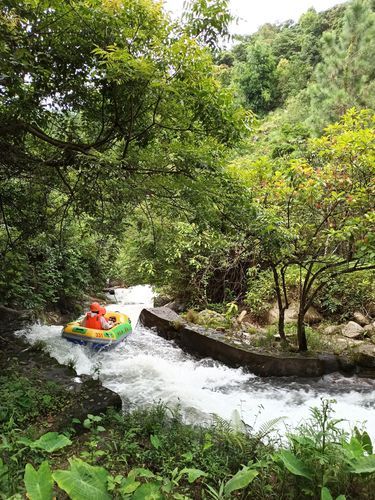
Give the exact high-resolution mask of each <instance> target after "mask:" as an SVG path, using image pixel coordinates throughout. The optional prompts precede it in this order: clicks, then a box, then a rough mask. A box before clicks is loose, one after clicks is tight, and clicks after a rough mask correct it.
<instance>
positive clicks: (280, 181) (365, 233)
mask: <svg viewBox="0 0 375 500" xmlns="http://www.w3.org/2000/svg"><path fill="white" fill-rule="evenodd" d="M374 125H375V114H374V113H373V112H372V111H369V110H367V111H366V110H364V111H356V110H354V109H353V110H350V111H348V113H347V114H346V115H345V116H344V117H343V118H342V120H341V121H340V122H339V123H337V124H334V125H331V126H329V127H328V128H327V129H326V131H325V135H324V136H322V137H321V138H320V139H315V140H312V141H310V143H309V147H308V151H307V154H306V157H301V158H299V159H294V160H291V161H289V162H286V163H285V160H277V161H273V162H272V161H270V160H268V159H263V160H262V167H263V168H262V169H259V163H258V165H252V166H248V168H247V169H245V171H244V172H242V173H241V172H239V175H241V177H242V179H243V181H244V182H245V183H246V184H247V186H248V187H249V190H250V195H252V197H253V200H254V202H255V203H256V205H257V207H258V208H257V216H256V217H255V218H253V220H248V221H247V225H248V226H247V227H248V229H247V230H248V232H249V234H251V239H250V242H249V244H250V245H251V246H252V247H253V248H254V252H256V255H257V258H258V259H259V262H263V264H264V265H266V266H268V267H269V268H270V269H271V270H272V272H273V276H274V282H275V291H276V295H277V299H278V306H279V311H280V315H279V317H280V319H279V329H280V335H281V336H283V317H284V311H285V309H286V308H287V307H288V303H289V300H288V289H287V286H286V282H285V275H286V271H287V269H288V268H289V267H291V266H298V268H299V270H300V279H299V314H298V323H297V335H298V345H299V349H300V350H301V351H304V350H306V349H307V340H306V334H305V323H304V318H305V315H306V312H307V310H308V309H309V307H310V306H311V305H312V304H313V301H314V299H315V298H316V297H317V295H318V294H319V293H320V292H321V290H323V289H324V287H325V286H327V284H328V283H329V282H330V281H332V280H334V279H335V278H336V277H338V276H340V275H343V274H348V273H354V272H359V271H362V270H370V269H375V231H374V228H375V218H374V199H375V198H374V194H375V193H374V185H375V184H374V173H375V172H374V164H373V158H374V154H375V141H374V134H373V130H374ZM242 166H244V163H242Z"/></svg>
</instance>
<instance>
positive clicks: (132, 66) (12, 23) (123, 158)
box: [0, 0, 247, 300]
mask: <svg viewBox="0 0 375 500" xmlns="http://www.w3.org/2000/svg"><path fill="white" fill-rule="evenodd" d="M220 5H221V7H223V8H224V7H225V2H222V3H221V4H220ZM211 7H212V6H210V5H208V6H206V11H205V12H206V14H207V15H208V14H209V13H210V8H211ZM212 8H213V7H212ZM214 11H215V12H216V15H217V16H219V11H218V10H217V6H215V9H214ZM220 12H221V11H220ZM221 13H222V18H221V21H220V22H221V24H220V23H219V21H217V23H216V27H215V29H214V31H215V30H216V31H215V33H216V35H217V33H218V32H217V30H218V31H219V32H220V34H221V33H223V32H224V31H225V25H226V21H225V19H227V17H226V16H227V12H226V11H225V10H223V11H222V12H221ZM197 16H198V14H197V13H196V12H195V11H193V13H192V15H191V16H190V18H189V20H188V21H187V22H185V24H178V23H176V22H172V20H171V19H170V18H169V17H168V16H167V15H166V14H165V13H164V11H163V8H162V4H161V3H160V2H154V1H152V0H134V1H128V0H124V1H117V0H114V1H107V0H74V1H67V2H61V1H59V0H51V1H49V2H47V3H46V2H44V1H42V0H24V1H21V2H16V3H15V2H13V1H12V0H5V1H4V2H2V7H1V13H0V33H1V43H0V75H1V76H0V155H1V160H0V162H1V163H0V200H1V205H0V223H1V226H0V241H1V244H2V245H1V248H0V252H1V256H2V257H4V256H5V255H6V254H11V257H14V256H15V255H16V254H17V251H19V252H20V255H22V258H25V259H26V261H28V260H29V256H28V254H27V245H28V243H29V242H30V241H32V240H33V238H34V237H35V235H36V234H37V233H38V232H40V233H43V234H44V236H45V239H46V241H47V242H48V245H47V247H48V248H51V246H52V247H54V248H55V247H56V248H57V250H58V251H60V250H61V249H63V248H64V245H68V246H69V241H70V240H69V231H70V230H72V229H73V227H74V231H73V232H74V233H75V232H76V231H78V232H79V230H80V224H82V226H81V231H82V234H83V235H84V234H85V233H86V232H87V231H89V232H95V233H97V234H100V235H103V233H104V234H105V235H106V238H107V239H109V234H114V235H115V236H117V235H118V234H121V232H122V231H123V228H124V219H125V218H126V215H127V214H128V213H129V212H130V211H131V210H133V209H134V207H136V206H137V204H138V203H139V202H140V201H141V200H143V199H145V197H147V196H148V194H149V192H150V191H152V190H153V182H154V181H153V179H155V183H156V179H158V182H157V185H158V190H157V193H158V195H160V196H169V191H166V190H165V191H164V192H163V190H164V186H163V183H162V182H161V181H160V180H161V179H166V178H168V179H176V180H177V179H179V178H180V177H181V178H185V177H191V178H194V176H195V175H196V174H197V173H199V172H202V171H204V172H207V174H210V173H213V172H214V170H215V168H216V167H215V164H216V162H217V160H218V158H219V157H220V156H221V155H222V154H223V149H224V145H225V144H233V143H235V142H236V141H237V140H238V139H239V138H240V136H241V134H242V132H243V131H244V130H245V127H244V122H245V121H246V120H247V117H246V113H245V112H244V111H243V110H241V109H240V107H239V106H238V105H237V104H235V103H234V102H233V99H232V97H231V95H230V92H229V91H228V90H225V89H223V88H222V87H221V85H220V83H219V82H218V80H217V79H216V78H215V75H214V69H215V68H214V65H213V62H212V55H211V53H210V51H209V50H208V49H207V47H205V46H204V43H205V40H206V41H207V40H208V39H207V37H206V34H207V30H208V31H209V29H210V26H209V23H207V22H206V23H205V25H204V26H203V27H202V29H201V30H200V31H199V33H198V32H197V31H194V29H195V28H194V26H196V21H197V19H196V17H197ZM219 17H220V16H219ZM194 23H195V24H194ZM219 24H220V25H219ZM193 31H194V33H193ZM215 33H211V35H210V36H211V38H209V40H210V43H214V40H215V36H216V35H215ZM207 36H208V35H207ZM207 43H208V41H207ZM207 150H210V151H211V153H212V155H211V157H210V158H208V157H207V154H206V152H207ZM202 152H203V153H202ZM169 188H170V186H168V190H169ZM154 191H156V190H155V189H154ZM25 206H28V208H29V210H28V211H26V210H25ZM25 212H26V213H25ZM27 212H28V213H27ZM104 239H105V238H104ZM99 241H102V239H101V238H99ZM103 245H104V244H103ZM50 253H51V252H48V251H45V252H44V255H45V256H46V257H47V256H48V255H49V254H50ZM4 262H5V259H3V258H2V259H1V264H2V265H4V266H5V265H6V264H5V263H4ZM8 264H9V262H8ZM9 265H10V264H9ZM28 269H29V271H30V268H28ZM29 271H28V272H29ZM9 300H10V299H9Z"/></svg>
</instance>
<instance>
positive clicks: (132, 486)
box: [120, 477, 141, 495]
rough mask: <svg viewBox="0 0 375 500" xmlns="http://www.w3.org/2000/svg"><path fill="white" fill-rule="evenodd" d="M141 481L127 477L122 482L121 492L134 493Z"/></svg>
mask: <svg viewBox="0 0 375 500" xmlns="http://www.w3.org/2000/svg"><path fill="white" fill-rule="evenodd" d="M140 484H141V483H140V482H139V481H134V479H133V478H132V477H128V478H126V479H125V480H124V481H123V482H122V484H121V490H120V491H121V493H123V494H124V495H125V494H129V493H133V492H134V491H135V490H136V489H137V488H138V486H139V485H140Z"/></svg>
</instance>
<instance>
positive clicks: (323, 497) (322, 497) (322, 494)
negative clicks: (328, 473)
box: [320, 486, 333, 500]
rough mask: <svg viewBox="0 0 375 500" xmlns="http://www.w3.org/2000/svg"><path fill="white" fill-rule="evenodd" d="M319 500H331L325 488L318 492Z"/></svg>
mask: <svg viewBox="0 0 375 500" xmlns="http://www.w3.org/2000/svg"><path fill="white" fill-rule="evenodd" d="M320 500H333V498H332V495H331V492H330V491H329V489H328V488H326V487H325V486H323V488H322V490H321V492H320Z"/></svg>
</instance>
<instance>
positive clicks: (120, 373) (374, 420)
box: [18, 286, 375, 439]
mask: <svg viewBox="0 0 375 500" xmlns="http://www.w3.org/2000/svg"><path fill="white" fill-rule="evenodd" d="M114 298H115V303H113V304H110V305H108V306H106V307H107V310H109V311H111V310H112V311H115V310H116V311H119V312H124V313H126V314H127V315H128V316H130V318H131V320H132V324H133V325H134V326H135V325H136V326H135V328H134V332H133V333H132V334H131V335H130V336H129V338H128V339H127V340H126V341H125V342H123V343H122V344H120V345H118V346H116V347H115V348H113V349H111V350H107V351H101V352H95V351H93V350H92V349H90V348H89V347H86V346H79V345H75V344H71V343H69V342H67V341H66V340H65V339H63V338H62V337H61V329H62V327H61V326H48V325H40V324H35V325H33V326H32V327H31V328H29V329H27V330H23V331H20V332H18V335H22V336H25V337H26V339H27V341H28V342H29V343H31V344H33V343H35V342H37V341H43V342H44V343H45V346H46V347H45V350H46V351H47V352H48V353H49V354H50V356H52V357H53V358H56V359H57V361H58V362H59V363H61V364H72V365H73V366H74V367H75V370H76V373H77V376H78V378H79V375H82V374H87V375H92V376H98V377H99V378H100V379H101V381H102V383H103V385H104V386H105V387H107V388H109V389H111V390H113V391H115V392H116V393H118V394H119V395H120V396H121V398H122V400H123V404H124V407H126V408H129V407H130V408H138V407H146V406H148V405H151V404H153V403H155V402H159V401H161V402H163V403H165V404H166V405H168V406H169V407H170V408H173V407H175V406H176V405H179V406H180V408H181V411H182V413H183V416H184V418H185V420H186V421H187V422H191V423H194V422H196V423H202V422H205V421H206V422H209V421H210V420H211V418H212V414H216V415H219V416H220V417H222V418H225V419H230V418H231V416H232V415H233V412H234V410H238V412H239V414H240V416H241V418H242V420H243V421H244V422H246V423H247V424H248V425H250V426H254V427H255V428H259V426H260V425H261V424H262V423H264V422H266V421H269V420H271V419H273V418H276V417H281V416H284V417H285V419H284V420H283V421H282V422H281V423H280V424H279V429H280V432H281V433H282V434H284V433H285V432H286V431H288V430H289V429H291V428H294V427H296V426H298V424H299V423H301V422H302V421H303V420H304V419H307V418H309V416H310V412H309V408H310V407H312V406H320V403H321V398H329V399H335V400H336V401H337V403H336V404H335V405H334V408H335V411H336V413H335V418H343V419H345V421H344V422H343V424H342V425H343V426H344V427H345V428H346V429H348V430H349V429H350V428H353V427H354V425H357V426H359V427H362V425H363V424H365V426H366V429H367V431H368V432H369V434H370V435H371V436H372V437H373V438H374V439H375V411H374V409H375V381H374V380H371V379H363V378H356V377H344V376H342V375H339V374H332V375H327V376H325V377H322V378H320V379H301V378H296V377H293V378H290V377H289V378H286V377H284V378H276V377H273V378H261V377H257V376H255V375H252V374H249V373H246V372H244V371H243V370H242V369H240V368H238V369H233V368H229V367H227V366H225V365H223V364H222V363H219V362H216V361H213V360H212V359H210V358H205V359H201V360H197V359H196V358H194V357H193V356H190V355H188V354H186V353H184V352H183V351H182V350H181V349H180V348H179V347H177V346H176V345H175V344H174V343H173V342H171V341H167V340H165V339H163V338H161V337H158V336H157V334H156V333H155V332H154V331H152V330H150V329H148V328H144V327H142V326H140V325H139V324H138V325H137V321H138V316H139V313H140V311H141V310H142V309H143V308H144V307H152V305H153V292H152V289H151V287H148V286H136V287H132V288H129V289H117V290H116V292H115V296H114Z"/></svg>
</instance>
